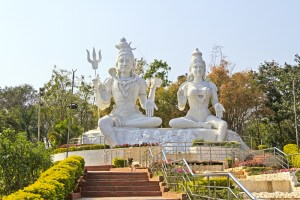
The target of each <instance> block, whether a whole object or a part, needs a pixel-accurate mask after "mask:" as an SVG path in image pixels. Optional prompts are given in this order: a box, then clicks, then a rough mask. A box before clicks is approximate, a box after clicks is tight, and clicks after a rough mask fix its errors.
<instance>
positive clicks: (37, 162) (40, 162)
mask: <svg viewBox="0 0 300 200" xmlns="http://www.w3.org/2000/svg"><path fill="white" fill-rule="evenodd" d="M51 164H52V160H51V156H50V152H49V151H48V150H46V149H45V146H44V145H43V144H42V143H32V142H30V141H29V140H28V139H27V137H26V134H25V133H17V134H16V132H15V131H14V130H12V129H6V130H4V131H3V132H2V133H1V134H0V196H1V195H7V194H10V193H11V192H13V191H16V190H18V189H21V188H23V187H25V186H27V185H29V184H31V183H33V182H34V181H35V180H36V179H37V178H38V177H39V175H40V173H41V172H42V171H45V170H46V169H47V168H49V167H50V166H51Z"/></svg>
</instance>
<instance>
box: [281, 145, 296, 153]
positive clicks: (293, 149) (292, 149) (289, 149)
mask: <svg viewBox="0 0 300 200" xmlns="http://www.w3.org/2000/svg"><path fill="white" fill-rule="evenodd" d="M283 151H284V153H286V154H295V153H298V147H297V145H296V144H287V145H285V146H284V147H283Z"/></svg>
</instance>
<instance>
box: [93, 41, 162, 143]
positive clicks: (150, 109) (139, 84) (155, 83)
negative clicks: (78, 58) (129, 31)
mask: <svg viewBox="0 0 300 200" xmlns="http://www.w3.org/2000/svg"><path fill="white" fill-rule="evenodd" d="M116 48H117V49H118V50H119V53H118V56H117V62H116V66H115V68H111V69H109V74H110V75H111V78H109V79H107V80H106V81H105V82H104V83H100V82H99V78H96V79H94V80H93V84H94V88H95V96H96V102H97V106H98V108H99V109H101V110H103V109H105V108H107V107H109V106H110V103H111V98H112V97H113V99H114V101H115V104H116V105H114V108H113V110H112V112H111V113H110V114H109V115H106V116H104V117H102V118H100V119H99V122H98V125H99V128H100V130H101V132H102V133H103V134H104V135H105V136H106V138H107V139H108V141H109V143H110V145H112V146H115V145H117V144H118V142H117V140H116V137H115V134H114V130H113V127H136V128H154V127H158V126H160V125H161V123H162V120H161V118H159V117H153V113H154V108H155V109H157V107H156V105H155V103H154V98H155V89H156V87H159V86H160V84H161V80H159V79H154V80H152V85H151V87H150V92H149V97H148V98H147V93H146V89H147V84H146V81H145V80H144V79H142V78H140V77H138V76H137V75H136V74H135V73H134V70H135V61H134V55H133V53H132V50H133V48H131V47H130V43H129V44H128V43H127V42H126V39H125V38H122V39H121V41H120V44H119V45H116ZM137 99H139V101H140V104H141V106H142V108H143V109H145V111H146V116H145V115H143V114H142V113H141V112H140V111H139V108H138V106H137V105H136V101H137Z"/></svg>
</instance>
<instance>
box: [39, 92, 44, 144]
mask: <svg viewBox="0 0 300 200" xmlns="http://www.w3.org/2000/svg"><path fill="white" fill-rule="evenodd" d="M44 91H45V88H39V106H38V141H40V138H41V104H42V102H41V100H42V96H44Z"/></svg>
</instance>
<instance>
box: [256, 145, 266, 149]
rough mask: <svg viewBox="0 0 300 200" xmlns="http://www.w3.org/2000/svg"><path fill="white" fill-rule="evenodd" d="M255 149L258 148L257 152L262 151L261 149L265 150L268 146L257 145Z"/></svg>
mask: <svg viewBox="0 0 300 200" xmlns="http://www.w3.org/2000/svg"><path fill="white" fill-rule="evenodd" d="M257 148H258V150H263V149H267V148H268V146H267V145H265V144H261V145H258V146H257Z"/></svg>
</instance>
